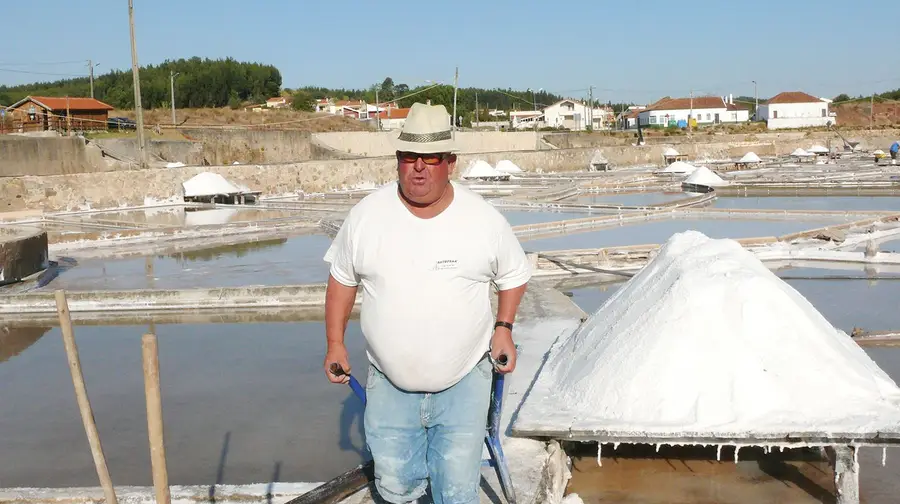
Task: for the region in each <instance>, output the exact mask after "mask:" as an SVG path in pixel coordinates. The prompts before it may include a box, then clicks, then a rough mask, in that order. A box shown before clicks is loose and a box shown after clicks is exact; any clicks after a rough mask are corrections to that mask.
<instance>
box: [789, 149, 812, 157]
mask: <svg viewBox="0 0 900 504" xmlns="http://www.w3.org/2000/svg"><path fill="white" fill-rule="evenodd" d="M791 156H797V157H806V156H812V154H811V153H809V152H806V151H805V150H803V148H802V147H797V148H796V149H794V152H791Z"/></svg>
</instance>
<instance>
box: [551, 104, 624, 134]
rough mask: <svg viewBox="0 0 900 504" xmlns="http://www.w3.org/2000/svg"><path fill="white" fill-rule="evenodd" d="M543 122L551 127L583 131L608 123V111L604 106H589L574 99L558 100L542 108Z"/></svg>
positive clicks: (602, 126)
mask: <svg viewBox="0 0 900 504" xmlns="http://www.w3.org/2000/svg"><path fill="white" fill-rule="evenodd" d="M543 112H544V123H546V125H547V126H549V127H551V128H567V129H569V130H572V131H583V130H586V129H587V128H588V127H589V126H590V127H591V128H592V129H595V130H598V129H604V128H606V127H607V125H608V124H609V115H610V112H609V110H608V109H606V108H600V107H596V108H593V109H592V108H591V107H590V106H588V105H586V104H584V103H581V102H580V101H576V100H560V101H558V102H556V103H554V104H553V105H550V106H549V107H546V108H545V109H544V110H543Z"/></svg>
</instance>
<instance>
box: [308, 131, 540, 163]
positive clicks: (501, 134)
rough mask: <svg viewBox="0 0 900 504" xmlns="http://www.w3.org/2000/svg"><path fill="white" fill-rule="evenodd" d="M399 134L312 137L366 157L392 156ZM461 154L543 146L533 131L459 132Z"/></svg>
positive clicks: (356, 133) (341, 149) (333, 133)
mask: <svg viewBox="0 0 900 504" xmlns="http://www.w3.org/2000/svg"><path fill="white" fill-rule="evenodd" d="M399 134H400V132H399V131H381V132H378V131H339V132H330V133H313V138H315V139H316V140H318V141H319V142H321V143H322V144H324V145H327V146H328V147H331V148H332V149H334V150H336V151H338V152H343V153H346V154H353V155H358V156H366V157H377V156H390V155H393V154H394V152H396V148H395V147H394V146H393V144H392V143H391V139H392V138H396V137H397V135H399ZM456 139H457V141H458V142H459V147H460V149H459V152H460V153H472V152H502V151H520V150H536V149H542V148H545V147H543V146H540V142H539V141H538V139H537V138H536V136H535V134H534V132H531V131H529V132H520V131H510V132H505V131H478V132H476V131H458V132H457V133H456Z"/></svg>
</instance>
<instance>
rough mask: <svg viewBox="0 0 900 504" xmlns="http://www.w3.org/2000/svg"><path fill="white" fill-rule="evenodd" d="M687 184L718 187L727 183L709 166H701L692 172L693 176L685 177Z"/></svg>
mask: <svg viewBox="0 0 900 504" xmlns="http://www.w3.org/2000/svg"><path fill="white" fill-rule="evenodd" d="M684 183H685V184H694V185H702V186H707V187H718V186H723V185H726V182H725V181H724V180H722V177H720V176H718V175H716V174H715V173H713V172H712V171H710V169H709V168H707V167H705V166H701V167H699V168H697V169H696V170H694V172H693V173H691V176H690V177H688V178H686V179H684Z"/></svg>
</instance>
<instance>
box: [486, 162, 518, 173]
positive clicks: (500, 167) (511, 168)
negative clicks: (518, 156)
mask: <svg viewBox="0 0 900 504" xmlns="http://www.w3.org/2000/svg"><path fill="white" fill-rule="evenodd" d="M485 164H487V163H485ZM488 166H490V165H488ZM494 169H495V170H496V171H498V172H500V173H522V169H521V168H519V167H518V166H516V164H515V163H513V162H512V161H510V160H508V159H501V160H500V161H498V162H497V166H496V167H495V168H494Z"/></svg>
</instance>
